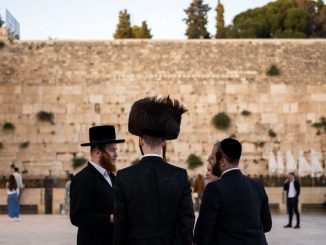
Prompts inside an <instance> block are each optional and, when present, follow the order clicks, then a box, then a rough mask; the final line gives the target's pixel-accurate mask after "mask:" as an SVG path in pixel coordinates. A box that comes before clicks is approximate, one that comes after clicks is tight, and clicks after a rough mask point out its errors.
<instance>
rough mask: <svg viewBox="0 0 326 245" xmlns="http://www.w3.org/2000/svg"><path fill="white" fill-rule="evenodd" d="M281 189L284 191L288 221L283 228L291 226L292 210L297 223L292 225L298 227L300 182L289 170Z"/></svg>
mask: <svg viewBox="0 0 326 245" xmlns="http://www.w3.org/2000/svg"><path fill="white" fill-rule="evenodd" d="M283 190H284V191H286V197H287V199H286V206H287V210H288V215H289V223H288V224H287V225H285V226H284V228H291V227H292V217H293V212H294V213H295V215H296V218H297V224H296V225H295V226H294V227H293V228H295V229H298V228H300V213H299V210H298V203H299V195H300V183H299V181H298V180H296V179H295V174H294V173H293V172H290V173H289V174H288V178H287V180H286V181H285V183H284V187H283Z"/></svg>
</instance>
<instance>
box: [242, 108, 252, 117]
mask: <svg viewBox="0 0 326 245" xmlns="http://www.w3.org/2000/svg"><path fill="white" fill-rule="evenodd" d="M241 115H242V116H245V117H247V116H250V115H251V112H250V111H247V110H243V111H242V112H241Z"/></svg>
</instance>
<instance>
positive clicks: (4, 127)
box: [2, 122, 16, 131]
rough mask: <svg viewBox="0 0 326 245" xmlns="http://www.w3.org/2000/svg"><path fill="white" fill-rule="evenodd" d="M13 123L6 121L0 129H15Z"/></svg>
mask: <svg viewBox="0 0 326 245" xmlns="http://www.w3.org/2000/svg"><path fill="white" fill-rule="evenodd" d="M15 128H16V127H15V125H14V124H13V123H11V122H6V123H5V124H3V126H2V129H3V130H4V131H14V130H15Z"/></svg>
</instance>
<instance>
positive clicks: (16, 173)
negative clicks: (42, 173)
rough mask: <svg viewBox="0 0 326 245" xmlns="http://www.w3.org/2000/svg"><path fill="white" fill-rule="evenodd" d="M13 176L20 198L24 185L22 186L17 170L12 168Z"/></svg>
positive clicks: (21, 179)
mask: <svg viewBox="0 0 326 245" xmlns="http://www.w3.org/2000/svg"><path fill="white" fill-rule="evenodd" d="M13 176H14V177H15V180H16V183H17V187H18V189H19V193H20V194H19V196H21V194H22V190H23V189H24V184H23V177H22V175H21V174H20V172H19V168H16V167H15V168H14V173H13Z"/></svg>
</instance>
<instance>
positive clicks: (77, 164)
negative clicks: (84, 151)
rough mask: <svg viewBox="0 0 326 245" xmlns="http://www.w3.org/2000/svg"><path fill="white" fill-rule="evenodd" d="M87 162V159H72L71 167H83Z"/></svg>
mask: <svg viewBox="0 0 326 245" xmlns="http://www.w3.org/2000/svg"><path fill="white" fill-rule="evenodd" d="M86 162H87V159H86V158H84V157H75V158H73V159H72V167H73V168H74V169H76V168H79V167H81V166H83V165H84V164H85V163H86Z"/></svg>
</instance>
